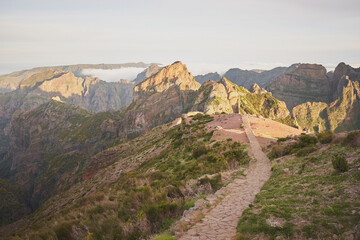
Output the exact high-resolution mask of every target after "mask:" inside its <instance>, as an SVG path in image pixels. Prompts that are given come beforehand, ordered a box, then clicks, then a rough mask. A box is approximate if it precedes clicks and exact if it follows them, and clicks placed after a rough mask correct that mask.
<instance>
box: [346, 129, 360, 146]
mask: <svg viewBox="0 0 360 240" xmlns="http://www.w3.org/2000/svg"><path fill="white" fill-rule="evenodd" d="M343 145H347V146H350V147H360V131H354V132H351V133H349V134H348V135H347V136H346V137H345V138H344V140H343Z"/></svg>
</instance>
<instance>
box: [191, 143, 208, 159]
mask: <svg viewBox="0 0 360 240" xmlns="http://www.w3.org/2000/svg"><path fill="white" fill-rule="evenodd" d="M206 152H207V148H206V147H205V145H200V146H198V147H195V148H194V150H193V152H192V155H193V157H194V158H199V157H200V156H201V155H204V154H205V153H206Z"/></svg>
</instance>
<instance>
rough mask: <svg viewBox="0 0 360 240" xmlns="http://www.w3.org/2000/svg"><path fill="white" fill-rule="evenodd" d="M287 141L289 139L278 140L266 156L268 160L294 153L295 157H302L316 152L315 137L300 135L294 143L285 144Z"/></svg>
mask: <svg viewBox="0 0 360 240" xmlns="http://www.w3.org/2000/svg"><path fill="white" fill-rule="evenodd" d="M289 139H290V138H289V137H287V138H280V139H278V141H277V144H275V145H274V146H273V148H272V150H271V152H270V153H269V154H268V157H269V158H270V159H274V158H278V157H282V156H285V155H289V154H294V153H296V156H298V157H302V156H307V155H309V154H310V153H312V152H314V151H316V150H317V147H316V143H317V138H316V137H313V136H310V135H306V134H302V135H300V136H299V137H296V138H295V139H294V140H295V142H294V141H292V142H289V143H288V142H286V141H287V140H289Z"/></svg>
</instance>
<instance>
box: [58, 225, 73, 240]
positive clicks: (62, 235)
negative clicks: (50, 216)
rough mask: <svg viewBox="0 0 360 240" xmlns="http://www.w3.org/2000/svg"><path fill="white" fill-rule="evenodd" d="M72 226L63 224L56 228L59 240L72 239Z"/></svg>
mask: <svg viewBox="0 0 360 240" xmlns="http://www.w3.org/2000/svg"><path fill="white" fill-rule="evenodd" d="M71 231H72V226H71V224H70V223H67V222H63V223H60V224H58V225H56V226H55V228H54V232H55V234H56V236H57V238H58V239H59V240H66V239H69V238H70V234H71Z"/></svg>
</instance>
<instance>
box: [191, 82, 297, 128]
mask: <svg viewBox="0 0 360 240" xmlns="http://www.w3.org/2000/svg"><path fill="white" fill-rule="evenodd" d="M255 88H256V86H255ZM193 110H197V111H203V112H205V113H208V114H214V113H222V112H225V113H242V114H244V113H248V114H256V115H261V116H263V117H266V118H270V119H274V120H278V121H281V122H286V121H287V122H288V123H290V125H294V126H295V125H296V124H295V122H294V120H293V119H291V117H290V112H289V110H288V109H287V108H286V104H285V103H284V102H281V101H279V100H277V99H275V98H274V97H273V96H272V95H271V93H267V92H266V91H265V92H264V91H262V90H261V88H258V89H257V91H256V92H254V93H252V92H249V91H248V90H247V89H245V88H243V87H239V86H237V85H236V84H234V83H232V82H230V81H229V80H227V79H226V78H225V77H223V78H222V79H221V80H220V81H219V82H214V81H207V82H205V83H204V84H203V86H202V87H201V88H200V89H199V94H198V97H197V99H196V101H195V103H194V107H193Z"/></svg>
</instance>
